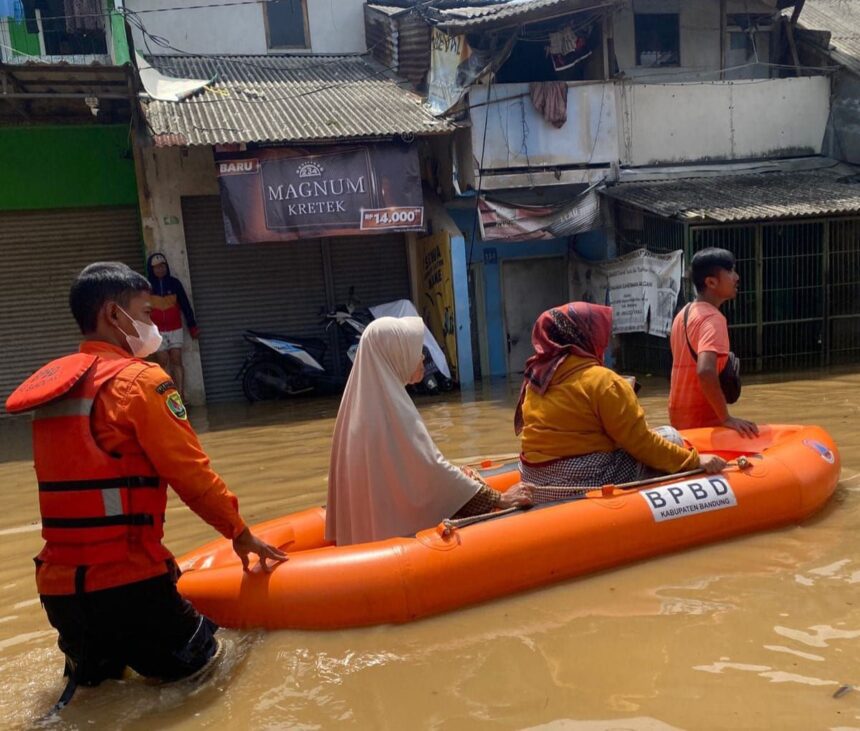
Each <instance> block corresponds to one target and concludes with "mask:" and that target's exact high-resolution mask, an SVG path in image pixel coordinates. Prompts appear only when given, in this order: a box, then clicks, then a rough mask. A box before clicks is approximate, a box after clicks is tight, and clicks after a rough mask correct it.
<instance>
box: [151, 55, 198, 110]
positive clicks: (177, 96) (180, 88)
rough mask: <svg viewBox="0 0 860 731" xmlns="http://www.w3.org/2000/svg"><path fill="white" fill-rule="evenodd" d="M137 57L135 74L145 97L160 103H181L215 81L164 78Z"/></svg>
mask: <svg viewBox="0 0 860 731" xmlns="http://www.w3.org/2000/svg"><path fill="white" fill-rule="evenodd" d="M135 55H136V56H137V72H138V74H139V75H140V83H141V84H142V85H143V88H144V90H145V92H146V94H145V96H147V97H149V98H150V99H157V100H158V101H162V102H181V101H182V100H183V99H187V98H188V97H189V96H191V95H192V94H196V93H197V92H198V91H200V90H201V89H202V88H204V87H205V86H209V84H211V83H212V82H213V81H214V80H215V79H214V78H212V79H177V78H174V77H173V76H165V75H164V74H162V73H161V72H160V71H157V70H156V69H154V68H153V67H152V65H151V64H150V63H149V61H147V60H146V59H145V58H144V57H143V56H141V55H140V54H139V53H135Z"/></svg>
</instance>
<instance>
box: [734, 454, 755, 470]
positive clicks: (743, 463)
mask: <svg viewBox="0 0 860 731" xmlns="http://www.w3.org/2000/svg"><path fill="white" fill-rule="evenodd" d="M737 465H738V469H741V470H745V469H747V467H752V463H751V462H750V461H749V460H748V459H747V458H746V457H744V456H740V457H738V459H737Z"/></svg>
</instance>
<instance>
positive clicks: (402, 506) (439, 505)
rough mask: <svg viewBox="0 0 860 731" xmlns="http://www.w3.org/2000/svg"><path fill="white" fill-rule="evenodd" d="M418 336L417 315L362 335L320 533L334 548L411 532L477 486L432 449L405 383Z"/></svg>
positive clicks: (453, 507) (337, 432) (340, 417)
mask: <svg viewBox="0 0 860 731" xmlns="http://www.w3.org/2000/svg"><path fill="white" fill-rule="evenodd" d="M423 339H424V322H423V320H421V318H420V317H402V318H394V317H382V318H380V319H378V320H374V321H373V322H371V323H370V325H368V326H367V328H366V329H365V331H364V333H363V334H362V336H361V341H360V343H359V347H358V355H357V357H356V359H355V363H354V364H353V366H352V373H351V374H350V376H349V380H348V381H347V384H346V390H345V391H344V394H343V399H342V400H341V402H340V410H339V411H338V414H337V422H336V423H335V427H334V438H333V441H332V450H331V462H330V466H329V476H328V505H327V506H326V526H325V534H326V539H327V540H330V541H331V540H333V541H335V543H337V545H339V546H345V545H350V544H353V543H365V542H368V541H378V540H382V539H384V538H392V537H394V536H409V535H414V534H415V533H416V532H418V531H419V530H423V529H425V528H430V527H432V526H434V525H436V524H437V523H439V521H441V520H443V519H445V518H449V517H451V516H452V515H453V514H454V513H456V512H457V511H458V510H459V509H460V508H461V507H462V506H463V505H465V504H466V503H467V502H468V501H469V500H470V499H471V498H472V497H473V496H474V494H475V493H476V492H477V491H478V489H479V484H478V483H477V482H475V481H474V480H472V479H470V478H469V477H466V475H464V474H463V473H462V471H461V470H460V469H458V468H457V467H455V466H454V465H452V464H451V463H449V462H448V461H447V460H446V459H445V458H444V457H443V456H442V454H441V453H440V452H439V450H438V449H437V448H436V445H435V444H434V443H433V440H432V439H431V438H430V434H429V432H428V431H427V427H426V426H425V425H424V422H423V421H422V420H421V416H420V415H419V413H418V409H416V408H415V404H413V403H412V399H411V398H410V397H409V394H408V393H406V389H405V388H404V387H405V385H406V383H407V382H408V381H409V378H410V376H411V375H412V374H413V373H414V372H415V369H416V367H417V366H418V363H419V362H420V360H421V353H422V350H421V346H422V341H423Z"/></svg>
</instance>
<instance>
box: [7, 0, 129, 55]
mask: <svg viewBox="0 0 860 731" xmlns="http://www.w3.org/2000/svg"><path fill="white" fill-rule="evenodd" d="M110 42H111V37H110V21H109V16H108V15H107V14H105V15H104V16H100V15H99V16H87V18H85V19H78V18H66V17H45V16H44V14H43V13H42V11H41V10H38V9H37V10H35V12H34V14H33V15H32V16H30V17H28V18H19V19H16V18H0V61H2V62H3V63H8V64H23V63H33V62H38V63H67V64H73V65H88V64H93V63H101V64H112V63H113V60H112V57H111V53H110Z"/></svg>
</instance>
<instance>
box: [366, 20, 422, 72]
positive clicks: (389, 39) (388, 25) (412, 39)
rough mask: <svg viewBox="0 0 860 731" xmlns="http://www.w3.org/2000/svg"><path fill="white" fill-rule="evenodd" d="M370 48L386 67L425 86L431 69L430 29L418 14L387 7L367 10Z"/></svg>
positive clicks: (367, 31)
mask: <svg viewBox="0 0 860 731" xmlns="http://www.w3.org/2000/svg"><path fill="white" fill-rule="evenodd" d="M364 35H365V38H366V40H367V47H368V48H369V49H370V52H371V54H372V56H373V58H375V59H376V60H377V61H379V62H380V63H381V64H382V65H383V66H387V67H388V68H390V69H392V70H394V71H396V73H397V74H399V75H400V76H402V77H403V78H405V79H408V80H409V81H411V82H412V85H413V87H415V88H416V89H417V88H419V87H422V86H423V85H424V79H425V76H426V75H427V72H428V71H429V69H430V25H429V24H428V23H427V22H426V21H425V20H424V19H423V18H422V17H421V16H420V15H419V14H418V13H416V12H413V11H412V10H409V9H405V10H404V9H403V8H397V7H389V6H385V5H365V6H364Z"/></svg>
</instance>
